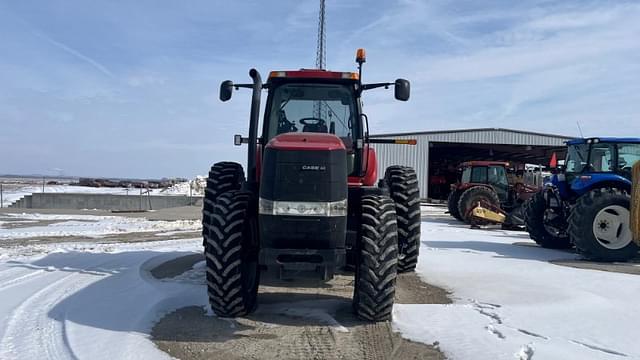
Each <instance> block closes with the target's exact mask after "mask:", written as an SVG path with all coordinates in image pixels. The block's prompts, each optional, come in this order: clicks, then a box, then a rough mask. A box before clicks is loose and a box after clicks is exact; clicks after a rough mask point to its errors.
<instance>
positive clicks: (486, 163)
mask: <svg viewBox="0 0 640 360" xmlns="http://www.w3.org/2000/svg"><path fill="white" fill-rule="evenodd" d="M472 166H504V167H508V166H509V163H508V162H506V161H480V160H478V161H466V162H463V163H462V164H460V167H461V168H466V167H472Z"/></svg>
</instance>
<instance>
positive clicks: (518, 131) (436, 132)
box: [371, 128, 576, 140]
mask: <svg viewBox="0 0 640 360" xmlns="http://www.w3.org/2000/svg"><path fill="white" fill-rule="evenodd" d="M464 132H511V133H515V134H527V135H538V136H547V137H554V138H560V139H565V140H571V139H575V138H576V137H574V136H566V135H557V134H548V133H541V132H535V131H526V130H514V129H506V128H475V129H453V130H435V131H411V132H399V133H388V134H372V135H371V137H389V136H407V135H436V134H451V133H464Z"/></svg>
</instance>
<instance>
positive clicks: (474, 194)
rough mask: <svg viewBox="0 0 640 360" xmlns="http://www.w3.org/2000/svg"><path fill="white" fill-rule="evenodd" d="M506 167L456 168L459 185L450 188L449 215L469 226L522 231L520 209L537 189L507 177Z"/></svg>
mask: <svg viewBox="0 0 640 360" xmlns="http://www.w3.org/2000/svg"><path fill="white" fill-rule="evenodd" d="M509 165H510V164H509V163H508V162H502V161H469V162H464V163H462V164H460V166H459V168H460V170H461V173H462V175H461V178H460V181H459V182H457V183H456V184H453V185H452V186H451V192H450V193H449V197H448V199H447V206H448V209H449V214H451V216H453V217H454V218H456V219H458V220H460V221H463V222H466V223H469V224H476V225H483V224H491V223H494V224H495V223H498V224H502V225H503V227H504V228H520V227H523V226H524V208H523V205H524V203H525V201H526V200H527V199H529V198H530V197H531V196H533V194H535V193H536V192H537V191H538V189H539V188H538V187H534V186H530V185H527V184H525V183H524V182H523V181H522V180H521V179H518V178H517V177H515V176H509V172H510V171H509Z"/></svg>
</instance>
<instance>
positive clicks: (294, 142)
mask: <svg viewBox="0 0 640 360" xmlns="http://www.w3.org/2000/svg"><path fill="white" fill-rule="evenodd" d="M266 147H267V148H273V149H277V150H297V151H305V150H306V151H319V150H328V151H332V150H345V146H344V143H342V140H340V138H339V137H337V136H335V135H333V134H321V133H304V132H303V133H285V134H280V135H278V136H276V137H274V138H273V139H271V141H269V142H268V143H267V146H266Z"/></svg>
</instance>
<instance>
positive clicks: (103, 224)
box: [0, 212, 202, 241]
mask: <svg viewBox="0 0 640 360" xmlns="http://www.w3.org/2000/svg"><path fill="white" fill-rule="evenodd" d="M0 216H2V217H4V218H5V219H7V218H9V219H11V221H1V222H0V241H2V240H3V239H23V238H32V237H51V236H85V237H100V236H105V235H112V234H122V233H131V232H169V234H172V235H173V234H177V233H180V232H187V231H197V230H200V229H201V226H202V225H201V223H200V221H199V220H178V221H149V220H147V219H144V218H130V217H124V216H95V215H48V214H2V213H1V212H0ZM14 219H15V220H14ZM39 221H55V222H54V223H51V224H48V225H43V226H27V227H15V228H4V225H5V224H7V223H16V222H19V223H22V224H24V223H27V224H29V223H31V222H35V223H36V224H37V222H39ZM158 235H163V234H162V233H160V234H158Z"/></svg>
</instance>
